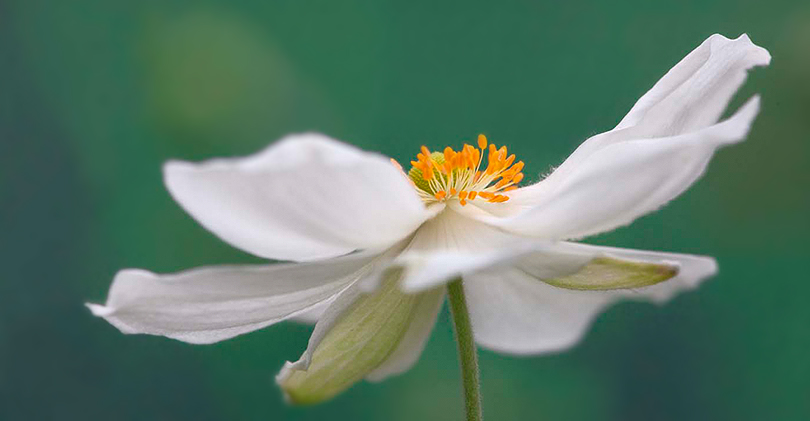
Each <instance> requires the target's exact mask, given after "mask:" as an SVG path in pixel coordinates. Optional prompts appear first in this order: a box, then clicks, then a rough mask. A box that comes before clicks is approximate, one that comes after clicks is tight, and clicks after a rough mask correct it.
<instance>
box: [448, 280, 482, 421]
mask: <svg viewBox="0 0 810 421" xmlns="http://www.w3.org/2000/svg"><path fill="white" fill-rule="evenodd" d="M447 299H448V301H449V302H450V310H451V313H452V314H453V326H454V327H455V330H456V343H457V344H458V358H459V362H460V363H461V381H462V384H463V387H464V406H465V407H466V414H467V421H481V420H482V419H483V416H482V415H481V386H480V381H479V379H478V354H477V352H476V349H475V341H474V340H473V332H472V324H470V313H469V312H468V311H467V299H466V297H465V296H464V287H463V286H462V285H461V278H459V279H456V280H454V281H453V282H450V284H449V285H447Z"/></svg>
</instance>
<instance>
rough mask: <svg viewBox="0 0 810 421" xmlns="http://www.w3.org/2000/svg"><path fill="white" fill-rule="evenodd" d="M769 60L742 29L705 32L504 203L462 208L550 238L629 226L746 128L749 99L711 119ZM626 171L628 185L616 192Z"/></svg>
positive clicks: (753, 104) (751, 107)
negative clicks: (602, 125) (640, 92)
mask: <svg viewBox="0 0 810 421" xmlns="http://www.w3.org/2000/svg"><path fill="white" fill-rule="evenodd" d="M769 62H770V54H768V51H767V50H765V49H763V48H761V47H759V46H756V45H754V44H753V43H752V42H751V40H750V39H749V38H748V37H747V36H745V35H743V36H741V37H739V38H737V39H735V40H729V39H727V38H725V37H723V36H720V35H713V36H711V37H710V38H709V39H707V40H706V41H705V42H704V43H703V44H701V45H700V46H699V47H698V48H697V49H695V50H694V51H692V52H691V53H690V54H689V55H687V56H686V57H685V58H684V59H683V60H682V61H681V62H680V63H678V64H677V65H676V66H675V67H674V68H673V69H672V70H670V71H669V72H668V73H667V74H666V75H665V76H664V77H663V78H662V79H661V80H660V81H659V82H658V83H657V84H656V85H655V86H654V87H653V88H652V89H651V90H650V91H649V92H648V93H647V94H645V95H644V96H643V97H642V98H641V99H639V101H638V102H637V103H636V105H635V106H634V107H633V108H632V109H631V111H630V112H629V113H628V114H627V116H626V117H625V118H624V119H623V120H622V121H621V123H619V125H618V126H616V128H615V129H613V130H611V131H609V132H606V133H602V134H599V135H596V136H593V137H591V138H590V139H588V140H586V141H585V142H584V143H583V144H582V145H580V146H579V147H578V148H577V150H576V151H574V153H573V154H571V156H570V157H568V159H566V160H565V162H563V164H562V165H560V166H559V167H558V168H556V169H555V170H554V171H553V172H552V174H551V175H550V176H548V177H547V178H546V179H545V180H543V181H541V182H539V183H536V184H534V185H531V186H527V187H524V188H520V189H517V190H515V191H513V192H511V193H510V194H509V195H510V200H509V202H507V203H504V204H502V206H488V205H487V204H486V203H483V204H482V203H473V204H474V205H476V206H467V207H466V209H460V211H461V212H462V213H465V214H467V215H469V216H471V217H476V218H479V219H482V220H486V221H489V222H491V223H493V224H495V225H498V226H501V227H504V228H506V229H509V230H511V231H514V232H520V233H523V234H527V235H532V236H540V237H543V238H555V239H570V238H580V237H583V236H587V235H592V234H597V233H599V232H603V231H607V230H611V229H614V228H617V227H619V226H622V225H625V224H628V223H630V222H631V221H633V220H634V219H635V218H638V217H639V216H641V215H643V214H645V213H647V212H650V211H653V210H655V209H657V208H658V207H660V206H663V205H664V204H666V203H667V202H668V201H669V200H671V199H673V198H675V197H676V196H678V195H679V194H680V193H682V192H683V191H684V190H685V189H686V188H688V187H689V185H691V184H692V183H693V182H694V181H695V180H697V179H698V178H699V177H700V175H702V173H703V172H704V170H705V168H706V165H707V164H708V161H709V160H710V159H711V156H712V154H713V153H714V151H715V150H716V149H717V148H719V147H721V146H723V145H727V144H731V143H735V142H739V141H741V140H742V139H743V138H744V137H745V136H746V135H747V133H748V128H749V127H750V125H751V121H752V120H753V118H754V117H755V116H756V113H757V110H758V100H757V99H753V100H751V101H749V102H748V103H747V104H746V105H745V106H744V107H743V108H741V109H740V110H739V111H738V112H737V113H736V115H735V117H733V118H731V119H729V120H728V121H726V122H724V123H720V124H718V125H715V123H716V122H717V120H718V118H719V117H720V115H721V114H722V112H723V111H724V110H725V108H726V106H727V105H728V103H729V101H730V100H731V98H732V96H733V95H734V93H735V92H736V91H737V89H738V88H739V87H740V85H741V84H742V83H743V82H744V80H745V78H746V74H747V71H748V70H749V69H751V68H752V67H755V66H763V65H767V64H768V63H769ZM649 169H652V170H653V172H652V173H651V174H648V173H647V172H646V171H648V170H649ZM625 179H631V181H634V183H632V184H630V185H629V186H627V188H626V189H625V191H623V192H622V191H618V190H621V189H623V188H624V185H623V181H624V180H625ZM650 180H655V183H651V182H649V181H650ZM617 191H618V192H617ZM499 205H500V204H499ZM583 210H584V211H583ZM501 219H502V220H501Z"/></svg>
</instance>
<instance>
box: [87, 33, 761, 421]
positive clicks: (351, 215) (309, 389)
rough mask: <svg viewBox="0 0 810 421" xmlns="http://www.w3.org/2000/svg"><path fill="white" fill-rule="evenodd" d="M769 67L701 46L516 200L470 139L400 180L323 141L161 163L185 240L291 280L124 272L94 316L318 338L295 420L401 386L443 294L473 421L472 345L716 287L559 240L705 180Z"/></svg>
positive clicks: (293, 375) (297, 378)
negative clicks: (350, 391)
mask: <svg viewBox="0 0 810 421" xmlns="http://www.w3.org/2000/svg"><path fill="white" fill-rule="evenodd" d="M769 61H770V56H769V54H768V52H767V51H766V50H765V49H763V48H761V47H758V46H756V45H754V44H753V43H752V42H751V41H750V40H749V38H748V37H747V36H745V35H743V36H741V37H739V38H737V39H735V40H730V39H728V38H725V37H723V36H720V35H714V36H711V37H710V38H708V39H707V40H706V41H705V42H703V43H702V44H701V45H700V46H699V47H697V49H695V50H694V51H692V52H691V53H690V54H688V55H687V56H686V57H685V58H684V59H683V60H681V61H680V62H679V63H678V64H677V65H676V66H675V67H674V68H673V69H672V70H670V71H669V72H668V73H667V74H666V75H665V76H664V77H663V78H662V79H661V80H660V81H659V82H658V83H656V84H655V86H653V87H652V89H651V90H650V91H649V92H647V93H646V94H645V95H644V96H643V97H641V99H639V100H638V102H636V104H635V105H634V106H633V108H632V109H631V110H630V112H629V113H628V114H627V115H626V116H625V117H624V119H622V120H621V122H619V124H618V125H617V126H616V127H615V128H614V129H613V130H610V131H608V132H605V133H601V134H598V135H595V136H593V137H591V138H589V139H587V140H586V141H585V142H584V143H583V144H582V145H580V146H579V147H578V148H577V149H576V150H575V151H574V152H573V154H571V156H570V157H569V158H568V159H566V160H565V162H563V163H562V164H561V165H560V166H559V167H557V168H556V169H554V171H553V172H552V173H551V174H550V175H548V176H547V177H545V178H543V179H542V180H540V181H538V182H536V183H534V184H530V185H526V186H524V187H520V183H521V182H522V181H523V172H522V170H523V162H522V161H519V160H517V158H516V157H515V156H514V155H511V154H509V152H508V151H507V148H506V147H505V146H502V147H497V146H495V145H494V144H492V143H490V142H488V140H487V139H486V137H485V136H483V135H481V136H479V137H478V139H477V142H474V143H476V144H475V145H469V144H465V145H463V147H461V148H459V150H454V149H452V148H449V147H448V148H444V149H440V150H437V151H431V150H429V149H428V148H426V147H424V146H423V147H422V148H421V152H420V153H419V154H418V155H417V158H416V159H415V160H413V161H412V162H411V167H410V168H409V170H408V171H407V172H405V171H403V170H402V167H401V166H399V165H398V164H397V163H396V162H392V160H390V159H388V158H385V157H383V156H381V155H378V154H376V153H371V152H364V151H362V150H360V149H357V148H355V147H352V146H350V145H347V144H345V143H341V142H338V141H335V140H332V139H330V138H327V137H325V136H323V135H319V134H299V135H291V136H288V137H286V138H284V139H282V140H281V141H279V142H277V143H275V144H273V145H271V146H269V147H268V148H267V149H265V150H263V151H261V152H259V153H257V154H255V155H252V156H248V157H244V158H229V159H214V160H210V161H207V162H202V163H188V162H179V161H171V162H168V163H167V164H166V165H165V167H164V176H165V184H166V186H167V188H168V190H169V192H170V193H171V195H172V197H174V199H175V200H176V201H177V202H178V203H179V204H180V206H182V207H183V208H184V209H185V210H186V211H187V212H188V213H189V214H190V215H191V216H192V217H193V218H194V219H196V220H197V221H198V222H199V223H200V224H202V225H203V226H204V227H205V228H207V229H208V230H210V231H211V232H212V233H214V234H215V235H217V236H218V237H219V238H221V239H222V240H224V241H225V242H227V243H229V244H231V245H233V246H234V247H237V248H239V249H242V250H244V251H246V252H248V253H252V254H254V255H256V256H259V257H262V258H267V259H274V260H285V261H290V262H288V263H278V264H268V265H258V266H224V267H208V268H200V269H194V270H190V271H186V272H180V273H177V274H170V275H156V274H153V273H151V272H147V271H144V270H137V269H126V270H122V271H121V272H119V273H118V274H117V275H116V277H115V280H114V281H113V284H112V287H111V288H110V291H109V297H108V299H107V302H106V304H105V305H103V306H102V305H95V304H89V307H90V309H91V310H92V311H93V313H94V314H95V315H97V316H100V317H103V318H104V319H106V320H107V321H108V322H110V323H111V324H113V325H114V326H115V327H117V328H118V329H120V330H121V331H122V332H124V333H146V334H152V335H162V336H166V337H169V338H174V339H177V340H181V341H184V342H190V343H195V344H207V343H212V342H217V341H221V340H224V339H228V338H231V337H234V336H236V335H240V334H243V333H247V332H250V331H253V330H256V329H261V328H263V327H265V326H269V325H272V324H274V323H277V322H280V321H282V320H288V319H299V320H313V321H317V323H316V324H315V329H314V332H313V334H312V337H311V339H310V341H309V345H308V347H307V349H306V351H305V352H304V354H303V355H302V356H301V358H300V359H299V360H298V361H296V362H294V363H289V362H288V363H287V364H286V365H285V366H284V367H283V369H282V370H281V373H280V374H279V375H278V376H277V381H278V383H279V385H280V386H281V388H282V389H283V391H284V392H285V395H286V396H287V397H288V399H289V400H290V401H292V402H295V403H316V402H320V401H323V400H325V399H328V398H331V397H333V396H334V395H336V394H338V393H340V392H342V391H343V390H345V389H346V388H348V387H349V386H351V385H352V384H354V383H355V382H357V381H359V380H362V379H367V380H370V381H379V380H382V379H384V378H386V377H389V376H391V375H394V374H398V373H402V372H404V371H406V370H408V369H409V368H410V367H411V366H412V365H413V364H414V363H415V362H416V361H417V359H418V358H419V356H420V354H421V353H422V350H423V348H424V346H425V343H426V341H427V339H428V336H429V335H430V332H431V330H432V329H433V326H434V324H435V321H436V317H437V314H438V312H439V310H440V308H441V307H442V304H443V302H444V299H445V296H446V295H447V296H448V301H449V302H450V307H451V310H452V311H453V319H454V322H455V326H456V334H457V338H458V340H459V349H460V353H461V360H462V368H463V373H464V384H465V393H466V395H465V396H466V398H467V410H468V417H469V419H477V418H476V417H480V406H478V405H479V404H478V403H477V396H478V391H477V367H476V360H475V358H476V357H475V345H474V344H473V342H472V341H473V340H474V341H475V343H476V344H477V345H479V346H481V347H482V348H486V349H490V350H494V351H497V352H502V353H507V354H521V355H525V354H540V353H547V352H551V351H559V350H562V349H565V348H568V347H571V346H572V345H574V344H575V343H577V341H579V340H580V339H581V338H582V336H583V334H584V333H585V332H586V330H587V329H588V326H589V324H590V322H591V321H592V320H593V319H594V317H595V316H596V315H597V314H598V313H599V312H600V311H602V310H603V309H604V308H605V307H606V306H608V305H609V304H611V303H613V302H616V301H617V300H621V299H626V298H629V299H648V300H652V301H654V302H663V301H665V300H667V299H669V298H670V297H672V296H673V295H674V294H676V293H677V292H679V291H682V290H688V289H691V288H694V287H696V286H697V285H698V284H699V283H700V282H701V281H702V280H704V279H706V278H707V277H710V276H711V275H713V274H715V273H716V271H717V265H716V263H715V261H714V259H712V258H710V257H701V256H692V255H685V254H673V253H659V252H652V251H637V250H630V249H621V248H610V247H598V246H592V245H586V244H579V243H573V242H569V241H570V240H572V239H580V238H583V237H587V236H590V235H594V234H599V233H602V232H606V231H609V230H612V229H615V228H617V227H620V226H624V225H627V224H629V223H630V222H632V221H633V220H635V219H636V218H638V217H640V216H642V215H644V214H647V213H649V212H652V211H655V210H656V209H658V208H660V207H661V206H663V205H664V204H666V203H667V202H669V201H670V200H672V199H673V198H675V197H677V196H678V195H680V194H681V193H682V192H683V191H684V190H686V189H687V188H688V187H689V186H690V185H691V184H692V183H694V182H695V181H696V180H697V179H698V178H699V177H700V176H701V175H702V174H703V173H704V171H705V170H706V166H707V164H708V163H709V160H710V159H711V157H712V155H713V154H714V152H715V150H717V149H719V148H720V147H723V146H726V145H730V144H734V143H737V142H740V141H741V140H743V138H745V136H746V135H747V133H748V131H749V128H750V126H751V123H752V121H753V119H754V118H755V116H756V114H757V112H758V108H759V99H758V97H753V98H751V99H750V100H748V101H747V102H746V103H745V104H744V105H743V106H742V107H740V108H739V109H738V110H737V111H736V112H734V113H733V115H731V117H729V118H728V119H725V120H724V121H719V119H720V117H721V114H722V113H723V112H724V110H725V109H726V107H727V105H728V103H729V101H730V99H731V97H732V96H733V95H734V93H735V92H736V91H737V89H738V88H739V87H740V85H741V84H742V83H743V81H744V80H745V78H746V73H747V70H748V69H750V68H752V67H754V66H763V65H766V64H768V63H769ZM718 121H719V122H718ZM476 414H477V415H476Z"/></svg>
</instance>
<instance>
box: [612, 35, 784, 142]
mask: <svg viewBox="0 0 810 421" xmlns="http://www.w3.org/2000/svg"><path fill="white" fill-rule="evenodd" d="M770 61H771V55H770V54H769V53H768V51H767V50H766V49H764V48H762V47H759V46H757V45H756V44H754V43H753V42H751V39H750V38H748V35H745V34H743V35H741V36H740V37H739V38H737V39H734V40H730V39H728V38H726V37H724V36H722V35H718V34H715V35H712V36H711V37H709V38H708V39H707V40H706V41H704V42H703V43H702V44H701V45H700V46H699V47H697V48H696V49H695V50H694V51H692V52H691V53H689V54H688V55H687V56H686V57H684V58H683V60H681V61H680V62H679V63H678V64H677V65H675V67H673V68H672V69H671V70H670V71H669V72H667V74H666V75H664V77H663V78H661V80H659V81H658V83H656V84H655V86H653V87H652V89H650V91H649V92H647V93H646V94H645V95H644V96H642V97H641V98H640V99H639V100H638V101H637V102H636V104H635V105H634V106H633V108H632V109H631V110H630V112H629V113H627V115H626V116H625V117H624V119H622V121H621V122H620V123H619V125H618V126H616V129H623V128H627V127H636V130H639V131H640V132H641V133H637V134H636V136H637V137H658V136H669V135H673V134H678V133H685V132H689V131H692V130H697V129H699V128H702V127H706V126H708V125H711V124H714V122H716V121H717V120H718V119H719V118H720V115H721V114H722V113H723V111H724V110H725V109H726V106H728V103H729V101H730V100H731V97H732V96H733V95H734V93H735V92H737V89H739V87H740V86H741V85H742V84H743V82H744V81H745V78H746V73H747V70H748V69H750V68H752V67H755V66H765V65H767V64H769V63H770Z"/></svg>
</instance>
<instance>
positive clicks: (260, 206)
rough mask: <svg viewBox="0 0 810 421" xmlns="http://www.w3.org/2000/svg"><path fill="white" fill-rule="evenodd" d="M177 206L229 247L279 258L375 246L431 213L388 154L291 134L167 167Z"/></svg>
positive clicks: (305, 257)
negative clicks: (259, 146) (261, 146)
mask: <svg viewBox="0 0 810 421" xmlns="http://www.w3.org/2000/svg"><path fill="white" fill-rule="evenodd" d="M164 177H165V183H166V186H167V188H168V189H169V192H170V193H171V194H172V196H173V197H174V198H175V200H177V202H178V203H180V205H181V206H182V207H183V208H184V209H185V210H186V211H187V212H188V213H189V214H191V215H192V216H193V217H194V218H195V219H196V220H197V221H199V222H200V223H201V224H202V225H203V226H205V227H206V228H207V229H208V230H210V231H211V232H213V233H214V234H216V235H217V236H219V237H220V238H222V239H223V240H224V241H226V242H228V243H230V244H232V245H233V246H235V247H238V248H240V249H243V250H245V251H247V252H250V253H253V254H255V255H257V256H261V257H266V258H271V259H281V260H297V261H306V260H317V259H322V258H328V257H334V256H339V255H343V254H347V253H350V252H352V251H354V250H358V249H382V248H385V247H386V246H388V245H391V244H393V243H394V242H396V241H397V240H400V239H402V238H404V237H406V236H407V235H408V234H410V233H411V232H412V231H413V230H414V229H416V227H418V226H419V225H420V224H421V223H422V222H423V221H425V220H426V219H428V218H429V217H430V216H432V215H433V213H434V212H435V211H437V210H438V209H433V210H428V209H426V208H425V206H424V205H423V204H422V202H421V200H420V199H419V198H418V196H417V195H416V193H415V192H414V189H413V187H412V186H411V185H410V184H409V183H408V181H407V179H406V177H405V176H403V174H402V173H401V172H400V171H399V170H397V169H396V168H395V167H394V166H393V165H391V163H390V161H389V160H387V159H386V158H384V157H382V156H380V155H377V154H373V153H367V152H363V151H361V150H359V149H357V148H354V147H352V146H350V145H347V144H344V143H341V142H337V141H335V140H332V139H329V138H327V137H326V136H323V135H319V134H301V135H293V136H288V137H286V138H284V139H282V140H281V141H279V142H277V143H275V144H273V145H271V146H270V147H268V148H267V149H265V150H264V151H261V152H259V153H257V154H255V155H252V156H249V157H244V158H231V159H214V160H210V161H207V162H203V163H199V164H195V163H188V162H179V161H171V162H168V163H167V164H166V165H165V167H164Z"/></svg>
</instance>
